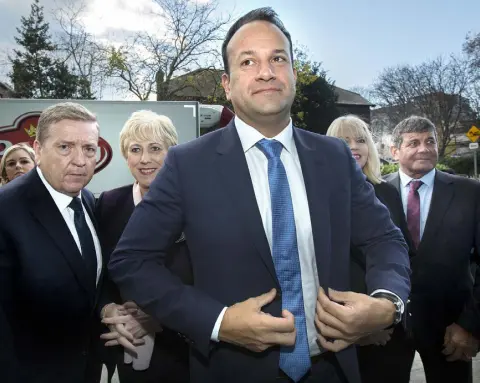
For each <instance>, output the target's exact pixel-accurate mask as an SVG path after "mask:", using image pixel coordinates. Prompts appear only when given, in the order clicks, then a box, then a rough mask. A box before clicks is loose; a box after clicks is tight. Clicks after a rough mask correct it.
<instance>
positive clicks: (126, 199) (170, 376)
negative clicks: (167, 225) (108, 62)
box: [96, 110, 193, 383]
mask: <svg viewBox="0 0 480 383" xmlns="http://www.w3.org/2000/svg"><path fill="white" fill-rule="evenodd" d="M177 141H178V137H177V132H176V130H175V127H174V126H173V123H172V121H171V120H170V119H169V118H168V117H166V116H161V115H158V114H156V113H154V112H151V111H148V110H141V111H138V112H135V113H133V114H132V115H131V117H130V118H129V119H128V120H127V122H126V123H125V125H124V126H123V129H122V130H121V132H120V151H121V153H122V155H123V157H124V158H125V160H126V163H127V166H128V168H129V169H130V172H131V173H132V176H133V178H134V179H135V182H134V183H133V185H127V186H123V187H120V188H118V189H114V190H110V191H107V192H104V193H102V194H101V195H100V197H99V200H98V203H97V209H96V211H97V221H98V226H99V238H100V242H101V244H102V253H103V256H104V262H105V264H107V263H108V260H109V259H110V255H111V254H112V252H113V250H114V249H115V247H116V245H117V242H118V240H119V239H120V236H121V235H122V233H123V230H124V228H125V226H126V224H127V222H128V220H129V218H130V216H131V214H132V213H133V209H134V208H135V206H136V205H137V204H138V203H140V201H141V200H142V199H143V197H144V195H145V194H146V193H147V192H148V189H149V187H150V184H151V183H152V182H153V180H154V179H155V176H156V175H157V174H158V172H159V171H160V169H161V168H162V166H163V161H164V159H165V156H166V154H167V151H168V148H169V147H171V146H174V145H176V144H177ZM146 229H147V228H146ZM152 229H153V228H152ZM166 263H167V265H168V266H169V267H170V269H171V270H172V271H173V272H174V273H175V274H177V275H178V276H179V277H180V278H181V280H182V281H183V282H184V283H185V284H192V283H193V277H192V271H191V266H190V258H189V253H188V248H187V245H186V241H185V238H183V237H182V238H179V239H178V240H177V242H176V243H175V245H174V246H173V247H172V248H171V249H170V251H169V253H168V255H167V261H166ZM105 283H106V284H107V288H108V289H109V290H110V291H111V292H112V295H113V296H116V302H117V303H122V302H121V298H120V294H119V293H118V291H117V289H116V288H115V286H114V285H113V284H112V282H111V281H109V280H107V281H106V282H105ZM131 305H132V303H131V302H130V303H127V304H126V305H125V307H126V308H129V307H130V308H131ZM133 309H134V310H135V306H134V307H133ZM138 312H139V314H140V318H139V320H138V321H139V322H140V324H141V326H139V328H137V330H138V333H140V334H142V335H143V334H144V333H148V335H146V336H143V340H144V341H145V344H144V345H141V346H137V355H135V356H133V357H132V356H131V355H129V354H128V353H127V352H125V355H124V353H123V350H121V349H118V350H116V351H117V352H114V354H116V355H115V356H114V359H115V362H114V363H115V364H116V365H117V369H118V375H119V379H120V383H150V382H164V383H186V382H188V381H189V368H188V352H189V351H188V344H187V343H186V342H185V341H184V339H181V338H180V337H179V336H178V334H177V333H176V332H173V331H170V330H169V329H167V328H163V329H161V328H160V327H159V326H156V324H155V322H154V321H153V320H151V319H150V317H148V315H146V314H144V313H142V312H141V311H140V310H139V311H138ZM141 327H143V328H141ZM128 330H131V332H132V333H134V331H133V330H132V329H128ZM133 335H134V336H135V334H133ZM103 338H104V339H107V340H108V339H109V338H108V335H107V336H103ZM116 344H117V343H116V342H115V341H107V343H106V345H107V346H110V345H116ZM110 356H111V355H110ZM107 365H108V363H107ZM110 370H111V368H110Z"/></svg>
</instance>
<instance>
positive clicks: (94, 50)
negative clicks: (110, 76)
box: [54, 0, 108, 97]
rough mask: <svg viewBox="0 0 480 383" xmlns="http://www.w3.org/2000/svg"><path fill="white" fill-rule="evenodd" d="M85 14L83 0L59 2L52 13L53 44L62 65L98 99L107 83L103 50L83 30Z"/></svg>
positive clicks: (106, 68) (94, 39) (97, 42)
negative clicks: (55, 33) (55, 28)
mask: <svg viewBox="0 0 480 383" xmlns="http://www.w3.org/2000/svg"><path fill="white" fill-rule="evenodd" d="M85 12H86V2H85V0H79V1H78V0H67V1H62V5H61V6H60V5H57V7H56V9H55V10H54V18H55V20H56V21H57V22H58V25H59V26H60V29H61V32H60V34H59V35H58V36H57V40H56V45H57V47H58V49H59V50H60V52H61V53H62V54H63V56H64V60H65V62H66V63H67V64H68V65H70V66H73V68H74V70H75V72H76V74H77V75H78V76H80V77H81V78H82V79H84V80H85V81H87V82H88V84H90V92H91V94H92V95H93V94H95V95H97V96H98V97H101V95H102V91H103V90H104V88H105V84H106V81H107V78H106V77H107V72H108V66H107V51H108V50H107V47H106V46H105V44H103V43H101V42H99V41H98V39H96V38H95V37H94V36H93V35H92V34H90V33H88V32H87V31H86V28H85V25H84V24H83V23H82V16H84V14H85Z"/></svg>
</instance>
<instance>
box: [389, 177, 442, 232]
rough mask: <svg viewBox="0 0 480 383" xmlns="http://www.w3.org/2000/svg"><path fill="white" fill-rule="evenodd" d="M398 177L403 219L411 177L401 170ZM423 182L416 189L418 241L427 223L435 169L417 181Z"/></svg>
mask: <svg viewBox="0 0 480 383" xmlns="http://www.w3.org/2000/svg"><path fill="white" fill-rule="evenodd" d="M398 174H399V176H400V191H401V194H402V204H403V211H404V213H405V217H406V216H407V206H408V192H409V191H410V181H411V180H412V179H413V178H412V177H409V176H407V175H406V174H405V173H404V172H402V171H401V170H399V171H398ZM418 180H419V181H422V182H423V185H422V186H420V187H419V188H418V195H419V197H420V239H422V237H423V232H424V230H425V224H426V223H427V218H428V212H429V211H430V204H431V202H432V195H433V186H434V183H435V169H432V170H431V171H430V172H428V173H427V174H425V175H424V176H423V177H422V178H419V179H418Z"/></svg>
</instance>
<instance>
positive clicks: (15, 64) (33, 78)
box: [10, 0, 91, 99]
mask: <svg viewBox="0 0 480 383" xmlns="http://www.w3.org/2000/svg"><path fill="white" fill-rule="evenodd" d="M17 32H18V34H19V36H18V37H15V41H16V42H17V44H18V45H19V46H20V47H21V49H15V50H14V51H13V57H10V62H11V64H12V72H11V73H10V79H11V81H12V84H13V88H14V90H15V93H16V95H17V96H18V97H21V98H62V99H64V98H84V97H83V96H90V97H87V98H91V95H89V94H87V92H85V91H84V88H85V85H86V84H84V83H83V82H81V81H79V78H78V76H76V75H75V74H74V73H72V72H71V71H70V70H69V68H68V67H67V65H66V64H65V63H64V61H62V60H61V59H60V58H58V57H56V56H57V53H58V52H57V48H56V46H55V45H54V44H53V43H52V41H51V37H50V34H49V24H48V23H47V22H46V21H45V18H44V14H43V7H42V6H40V3H39V0H34V1H33V3H32V5H31V10H30V15H29V16H28V17H22V18H21V27H20V28H17Z"/></svg>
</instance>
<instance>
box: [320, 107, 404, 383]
mask: <svg viewBox="0 0 480 383" xmlns="http://www.w3.org/2000/svg"><path fill="white" fill-rule="evenodd" d="M327 136H332V137H338V138H340V139H342V140H344V141H345V142H346V143H347V145H348V146H349V147H350V150H351V151H352V155H353V157H354V158H355V160H356V161H357V164H358V166H359V167H360V168H361V169H362V170H363V173H364V174H365V176H366V178H367V180H368V181H369V182H370V183H371V184H372V185H373V188H374V189H375V194H376V196H377V198H378V199H379V200H380V201H381V202H382V203H383V204H384V205H385V206H386V207H387V208H388V209H389V210H390V216H391V218H392V221H393V222H394V223H395V225H397V226H398V227H399V228H400V229H401V230H402V233H403V234H404V236H405V233H406V232H407V230H408V229H407V224H406V221H405V215H404V212H403V206H402V201H401V199H400V196H399V194H398V191H397V190H396V189H395V187H394V186H393V185H391V184H389V183H387V182H385V181H383V180H382V177H381V174H380V158H379V155H378V151H377V149H376V147H375V144H374V142H373V138H372V134H371V133H370V130H369V128H368V125H367V124H366V123H365V122H364V121H363V120H362V119H360V118H359V117H357V116H354V115H347V116H343V117H339V118H337V119H336V120H335V121H333V122H332V124H331V125H330V127H329V128H328V130H327ZM365 273H366V260H365V255H364V254H363V253H362V252H361V251H360V249H357V248H355V247H353V246H352V248H351V262H350V278H351V285H352V286H351V288H352V290H353V291H355V292H359V293H363V294H366V293H367V292H368V291H369V290H368V288H367V286H366V284H365ZM404 344H405V334H404V331H403V328H402V325H401V324H399V325H397V327H396V328H395V329H394V330H393V331H392V330H386V331H381V332H379V333H377V334H372V335H371V336H368V337H366V338H363V339H361V340H360V341H359V342H358V345H359V346H361V347H358V348H357V352H358V360H359V365H360V373H361V376H362V382H368V383H384V382H399V381H402V380H398V379H399V372H398V369H397V368H396V363H397V362H398V361H397V350H399V349H402V348H403V347H404ZM407 381H408V380H407Z"/></svg>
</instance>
